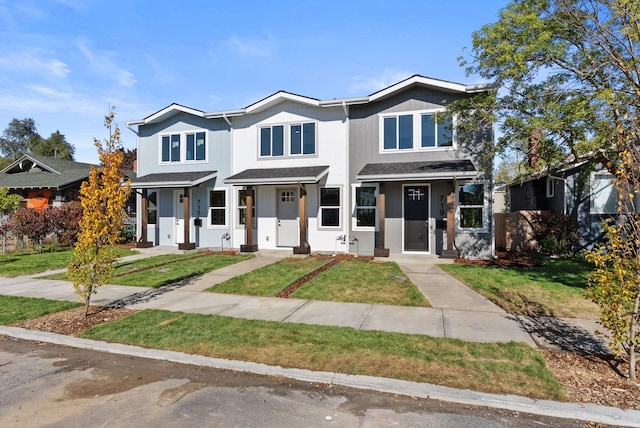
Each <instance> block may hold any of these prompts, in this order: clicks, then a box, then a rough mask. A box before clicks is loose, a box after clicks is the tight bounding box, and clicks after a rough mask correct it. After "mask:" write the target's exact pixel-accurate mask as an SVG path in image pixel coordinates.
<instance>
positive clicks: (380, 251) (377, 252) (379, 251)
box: [373, 183, 389, 257]
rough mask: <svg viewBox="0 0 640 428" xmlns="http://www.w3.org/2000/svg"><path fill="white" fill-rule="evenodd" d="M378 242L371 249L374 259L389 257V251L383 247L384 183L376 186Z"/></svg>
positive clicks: (384, 216)
mask: <svg viewBox="0 0 640 428" xmlns="http://www.w3.org/2000/svg"><path fill="white" fill-rule="evenodd" d="M378 189H379V190H378V240H377V245H376V248H374V249H373V256H374V257H389V249H388V248H385V247H384V244H385V242H384V238H385V218H386V213H385V207H386V205H387V204H386V199H385V186H384V183H379V185H378Z"/></svg>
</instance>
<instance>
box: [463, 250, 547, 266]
mask: <svg viewBox="0 0 640 428" xmlns="http://www.w3.org/2000/svg"><path fill="white" fill-rule="evenodd" d="M454 263H458V264H465V265H475V266H500V267H527V268H528V267H539V266H542V265H543V263H542V260H541V259H540V257H534V256H532V255H531V254H527V253H517V252H505V251H496V258H495V259H489V260H467V259H456V260H455V261H454Z"/></svg>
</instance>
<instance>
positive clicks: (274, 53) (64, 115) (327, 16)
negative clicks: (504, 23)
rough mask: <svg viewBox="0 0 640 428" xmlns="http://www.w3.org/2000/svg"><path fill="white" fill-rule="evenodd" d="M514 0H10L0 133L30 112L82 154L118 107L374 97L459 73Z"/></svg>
mask: <svg viewBox="0 0 640 428" xmlns="http://www.w3.org/2000/svg"><path fill="white" fill-rule="evenodd" d="M507 3H508V1H507V0H482V1H480V0H453V1H448V2H445V1H436V0H414V1H405V0H394V1H388V0H387V1H377V0H369V1H355V0H354V1H349V0H336V1H334V0H325V1H320V0H318V1H249V0H244V1H235V2H233V1H231V2H229V1H224V2H223V1H214V0H210V1H204V0H203V1H182V2H163V1H157V0H155V1H135V0H110V1H106V0H0V132H1V131H2V130H4V129H5V128H6V127H7V125H8V123H9V122H10V121H11V119H13V118H18V119H24V118H27V117H30V118H33V119H34V120H35V121H36V124H37V127H38V132H39V133H40V135H42V136H43V137H48V136H49V135H50V134H51V133H52V132H55V131H56V130H59V131H60V132H61V133H62V134H64V135H65V136H66V138H67V141H68V142H70V143H71V144H73V145H74V146H75V148H76V155H75V158H76V160H78V161H81V162H92V163H93V162H96V161H97V155H96V153H95V148H94V146H93V138H99V139H104V138H105V137H106V136H107V135H108V133H107V131H106V130H105V128H104V127H103V117H104V115H105V114H106V113H107V112H108V109H109V106H110V105H111V106H115V107H116V122H117V123H118V125H119V126H120V128H121V132H122V141H123V144H124V146H125V147H126V148H135V135H134V134H133V133H132V132H131V131H130V130H128V129H127V128H126V126H125V122H127V121H131V120H135V119H142V118H144V117H146V116H148V115H150V114H152V113H154V112H156V111H158V110H160V109H162V108H164V107H166V106H167V105H169V104H171V103H173V102H176V103H179V104H183V105H186V106H188V107H192V108H195V109H199V110H204V111H221V110H229V109H236V108H242V107H246V106H247V105H249V104H252V103H254V102H256V101H258V100H260V99H261V98H264V97H265V96H268V95H270V94H272V93H274V92H277V91H278V90H285V91H289V92H293V93H296V94H300V95H305V96H309V97H313V98H320V99H327V98H343V97H351V96H362V95H368V94H370V93H372V92H375V91H376V90H378V89H381V88H383V87H385V86H388V85H390V84H393V83H395V82H398V81H400V80H402V79H404V78H406V77H409V76H410V75H413V74H422V75H424V76H427V77H433V78H438V79H444V80H450V81H455V82H460V83H479V82H481V81H482V80H481V79H479V78H478V77H477V76H469V77H467V76H466V75H465V71H464V69H463V68H461V67H460V66H459V65H458V61H457V58H458V57H459V56H460V55H462V54H463V48H464V47H470V45H471V33H472V32H473V31H474V30H477V29H479V28H480V27H481V26H482V25H484V24H488V23H492V22H495V21H496V20H497V17H498V12H499V10H500V9H501V8H503V7H505V6H506V5H507Z"/></svg>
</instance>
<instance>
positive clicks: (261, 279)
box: [206, 257, 330, 296]
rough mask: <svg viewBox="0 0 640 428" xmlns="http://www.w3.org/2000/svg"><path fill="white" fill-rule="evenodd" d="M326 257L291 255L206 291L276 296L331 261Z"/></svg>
mask: <svg viewBox="0 0 640 428" xmlns="http://www.w3.org/2000/svg"><path fill="white" fill-rule="evenodd" d="M329 260H330V259H329V258H326V257H291V258H287V259H284V260H280V261H279V262H276V263H273V264H270V265H268V266H265V267H263V268H260V269H257V270H254V271H252V272H247V273H245V274H242V275H239V276H236V277H234V278H231V279H229V280H227V281H224V282H222V283H220V284H217V285H215V286H213V287H211V288H208V289H207V290H206V291H211V292H214V293H231V294H248V295H252V296H276V295H277V294H278V293H279V292H280V291H281V290H282V289H283V288H285V287H286V286H288V285H289V284H291V283H292V282H294V281H296V280H297V279H299V278H300V277H302V276H304V275H306V274H308V273H310V272H313V271H314V270H316V269H317V268H319V267H320V266H322V265H323V264H325V263H328V262H329Z"/></svg>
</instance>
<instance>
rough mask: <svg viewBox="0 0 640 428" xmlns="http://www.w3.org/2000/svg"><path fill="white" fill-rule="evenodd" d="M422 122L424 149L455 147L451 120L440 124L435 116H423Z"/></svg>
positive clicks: (422, 143)
mask: <svg viewBox="0 0 640 428" xmlns="http://www.w3.org/2000/svg"><path fill="white" fill-rule="evenodd" d="M420 120H421V128H420V131H421V135H422V142H421V146H422V147H450V146H452V145H453V138H452V136H451V130H452V122H451V121H450V120H449V121H446V122H443V123H438V120H437V118H436V115H435V114H422V115H420Z"/></svg>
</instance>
